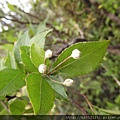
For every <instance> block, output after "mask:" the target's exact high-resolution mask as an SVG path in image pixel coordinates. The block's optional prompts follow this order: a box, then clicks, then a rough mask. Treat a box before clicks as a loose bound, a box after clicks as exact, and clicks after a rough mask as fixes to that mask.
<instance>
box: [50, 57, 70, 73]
mask: <svg viewBox="0 0 120 120" xmlns="http://www.w3.org/2000/svg"><path fill="white" fill-rule="evenodd" d="M70 58H71V56H69V57H67V58H66V59H64V60H63V61H62V62H61V63H59V64H58V65H57V66H56V67H54V68H53V70H51V71H50V72H48V75H49V74H52V73H54V72H55V70H56V69H57V68H58V67H59V66H60V65H62V64H63V63H64V62H66V61H67V60H69V59H70Z"/></svg>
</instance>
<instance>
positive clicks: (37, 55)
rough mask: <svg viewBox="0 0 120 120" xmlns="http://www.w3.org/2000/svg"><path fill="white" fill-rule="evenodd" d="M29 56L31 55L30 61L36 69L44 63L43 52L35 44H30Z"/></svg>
mask: <svg viewBox="0 0 120 120" xmlns="http://www.w3.org/2000/svg"><path fill="white" fill-rule="evenodd" d="M30 54H31V60H32V62H33V64H34V65H35V66H36V67H38V66H39V65H40V64H43V63H44V56H45V52H44V50H43V49H42V48H40V46H38V45H37V44H32V46H31V48H30Z"/></svg>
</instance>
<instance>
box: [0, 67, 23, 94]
mask: <svg viewBox="0 0 120 120" xmlns="http://www.w3.org/2000/svg"><path fill="white" fill-rule="evenodd" d="M24 78H25V74H24V73H22V72H21V71H20V70H15V69H11V68H6V69H4V70H1V71H0V96H4V95H7V94H10V93H12V92H15V91H17V90H19V89H20V88H21V87H23V86H24V85H25V81H24Z"/></svg>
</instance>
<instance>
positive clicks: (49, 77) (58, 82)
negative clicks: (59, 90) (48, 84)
mask: <svg viewBox="0 0 120 120" xmlns="http://www.w3.org/2000/svg"><path fill="white" fill-rule="evenodd" d="M47 77H48V78H49V79H50V80H51V81H52V82H55V83H58V84H61V85H63V83H62V82H58V81H56V80H53V79H51V78H50V77H49V76H47Z"/></svg>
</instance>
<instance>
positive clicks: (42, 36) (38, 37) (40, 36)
mask: <svg viewBox="0 0 120 120" xmlns="http://www.w3.org/2000/svg"><path fill="white" fill-rule="evenodd" d="M51 31H52V29H50V30H46V31H44V32H41V33H39V34H37V35H36V36H34V37H33V38H32V39H31V40H30V43H29V45H32V44H33V43H36V44H38V45H39V46H40V47H41V48H44V44H45V37H46V36H47V34H48V33H49V32H51Z"/></svg>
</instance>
